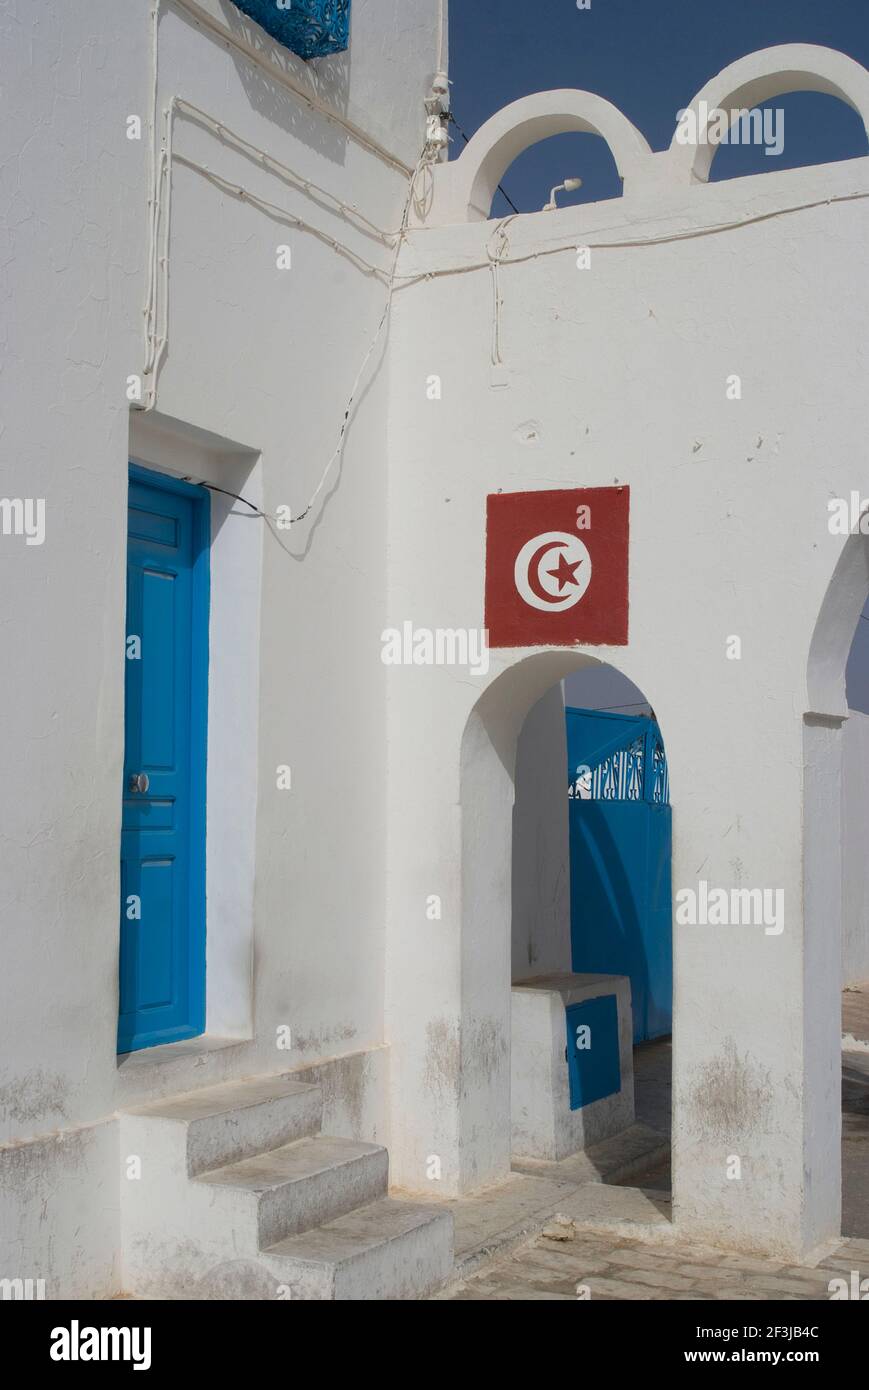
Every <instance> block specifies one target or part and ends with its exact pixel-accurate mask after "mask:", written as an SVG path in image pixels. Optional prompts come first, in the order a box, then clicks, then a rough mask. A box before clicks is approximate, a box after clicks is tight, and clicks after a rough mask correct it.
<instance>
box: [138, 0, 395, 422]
mask: <svg viewBox="0 0 869 1390" xmlns="http://www.w3.org/2000/svg"><path fill="white" fill-rule="evenodd" d="M163 3H164V0H154V2H153V4H152V7H151V101H152V107H151V151H150V153H151V163H152V183H151V195H150V198H149V200H148V224H149V249H148V275H147V290H146V299H145V308H144V318H145V366H144V377H145V393H144V401H143V403H142V404H143V408H144V409H145V410H152V409H153V408H154V405H155V401H156V389H157V377H158V375H159V371H160V366H161V364H162V361H163V358H164V356H165V352H166V348H167V345H168V308H169V305H168V261H169V229H170V223H171V194H172V177H171V168H172V158H173V152H172V143H173V129H174V116H175V112H176V110H178V111H181V112H182V113H186V114H187V115H189V116H190V117H191V118H192V119H195V120H197V121H199V122H200V123H201V124H203V125H205V126H206V128H208V129H210V130H211V131H212V132H213V133H214V134H215V135H216V136H217V138H218V139H220V140H223V141H226V142H227V143H230V144H235V145H236V147H237V148H238V149H240V150H242V151H243V152H244V153H245V154H248V155H250V156H252V157H254V158H255V159H256V160H257V162H258V163H259V164H260V165H261V166H262V167H263V168H266V169H268V170H269V171H270V172H273V173H275V174H277V175H278V176H279V177H280V178H282V179H284V180H285V181H286V182H288V183H290V184H291V186H293V187H295V188H297V189H300V190H301V191H303V192H305V193H306V194H308V196H312V197H314V199H315V200H317V199H319V200H324V201H325V202H326V203H327V204H328V205H330V210H332V211H335V212H336V213H337V214H338V215H340V216H343V217H345V218H346V219H348V220H350V221H352V222H355V223H356V224H357V226H358V228H359V229H360V230H362V231H363V232H365V233H366V234H371V235H374V236H376V237H377V238H378V239H380V240H381V241H382V242H383V243H384V244H385V245H387V246H392V245H394V244H395V240H396V238H397V237H398V236H399V235H400V233H398V232H395V233H392V232H386V231H384V230H383V229H382V228H379V227H377V226H376V224H375V223H373V222H372V221H371V220H370V219H369V218H367V217H366V216H365V215H364V213H361V212H359V210H358V209H357V208H355V207H353V206H352V205H350V204H347V203H343V202H342V201H341V200H340V199H339V198H336V197H335V196H334V195H333V194H331V193H329V191H328V190H327V189H324V188H321V187H320V186H319V185H318V184H315V183H313V182H312V181H311V180H308V179H305V178H304V177H303V176H301V175H298V174H296V173H294V171H293V170H292V169H290V168H289V166H288V165H285V164H283V163H282V162H281V161H280V160H278V159H275V158H274V156H272V155H269V154H268V153H267V152H266V151H265V150H261V149H259V148H258V147H257V146H256V145H253V144H252V143H251V142H250V141H248V140H246V139H245V138H244V137H243V136H241V135H238V134H237V133H236V132H234V131H232V130H230V129H229V127H227V126H226V125H224V124H223V122H221V121H219V120H217V119H216V118H215V117H213V116H210V115H209V114H208V112H206V111H203V110H202V109H201V108H200V107H197V106H195V105H194V103H193V102H188V101H186V100H185V99H184V98H183V97H179V96H177V95H175V96H173V97H172V98H171V100H170V102H169V105H168V106H167V107H165V108H164V110H163V120H162V136H161V138H160V142H159V145H158V133H157V132H158V117H159V113H158V101H159V95H158V94H159V78H158V39H159V26H160V16H161V6H162V4H163ZM172 3H174V4H176V5H178V6H179V7H180V8H181V9H182V10H184V11H185V12H187V13H188V14H189V15H190V16H191V18H193V19H194V20H195V21H196V22H197V23H199V24H201V26H202V27H204V28H205V29H207V30H208V31H209V32H211V33H213V34H215V35H216V36H217V37H218V38H220V39H221V40H222V41H223V42H224V43H225V44H227V46H230V47H234V48H237V49H238V50H239V51H240V52H242V53H243V54H244V55H245V57H247V58H249V59H250V61H251V62H253V63H255V64H256V66H258V67H260V68H261V69H263V70H264V71H265V72H267V73H268V74H269V76H270V77H271V78H273V79H274V80H275V81H277V82H280V83H282V85H284V86H286V87H287V88H288V89H289V90H290V91H292V92H293V93H294V95H296V96H297V97H298V98H299V100H300V101H302V102H303V103H304V104H305V105H307V106H308V107H309V108H310V109H311V110H314V111H317V112H319V113H320V114H322V115H323V116H324V117H326V118H328V119H329V120H331V121H333V122H335V123H337V124H338V125H340V126H342V128H344V129H345V130H346V131H347V133H348V134H349V135H350V136H351V137H352V138H353V139H355V140H357V141H358V142H359V143H360V144H362V145H363V146H364V147H365V148H366V149H368V150H370V151H371V152H372V153H374V154H377V155H378V156H379V157H380V158H381V159H385V160H386V162H387V163H389V164H390V165H392V167H394V168H396V169H398V170H400V171H401V172H403V173H405V174H407V175H408V176H409V175H411V173H413V178H414V180H415V178H416V175H417V173H418V168H417V170H414V171H411V170H410V169H409V168H408V167H407V166H406V165H404V164H402V163H401V161H399V160H397V159H395V158H394V157H393V156H392V155H391V154H390V153H389V151H387V150H384V149H383V147H382V146H380V145H378V144H377V142H376V141H372V140H371V139H369V138H368V137H367V136H365V135H364V134H363V133H362V132H360V131H358V130H357V128H356V127H355V126H353V125H352V123H350V122H347V121H345V120H343V118H341V117H339V116H337V115H335V113H333V112H331V111H329V109H328V108H327V107H325V106H324V105H323V104H322V103H320V102H318V101H317V100H316V99H314V98H312V97H310V96H308V95H307V94H306V93H305V92H303V91H302V90H301V89H300V88H298V86H297V85H296V84H295V83H294V82H293V81H292V79H291V78H290V77H289V76H288V74H287V73H286V72H284V71H283V69H281V68H279V67H277V66H276V65H275V64H274V63H272V62H269V61H268V60H267V59H266V58H264V57H263V56H262V54H260V53H258V52H257V51H256V50H255V49H253V48H252V47H251V46H250V45H249V44H247V43H246V41H245V40H244V39H242V38H240V37H239V36H236V35H234V34H232V33H231V32H230V30H228V29H225V28H224V26H223V25H221V24H220V23H219V22H218V21H216V20H214V19H213V18H212V16H210V15H209V14H207V12H206V11H204V10H202V8H201V7H200V6H199V5H197V4H196V3H195V0H172ZM177 162H180V163H184V164H186V165H188V166H189V167H190V168H193V169H196V170H198V172H200V173H202V174H203V175H204V176H205V177H207V178H209V179H211V180H212V182H214V183H216V184H217V185H218V186H222V187H223V188H224V189H225V190H226V191H228V192H231V193H233V194H234V195H235V196H237V197H241V198H246V199H248V200H249V201H250V202H251V203H252V204H253V205H254V206H258V207H260V208H262V209H263V210H264V211H267V212H269V213H271V214H274V215H276V216H279V217H280V218H281V219H282V220H285V221H288V222H291V223H292V224H293V225H295V226H298V227H299V228H300V229H301V230H304V231H307V232H310V233H311V234H312V235H314V236H316V237H317V238H318V239H319V240H321V241H323V242H324V243H325V244H326V245H329V246H332V247H333V249H335V250H336V251H339V252H340V253H341V254H343V255H345V256H347V257H348V259H349V260H351V262H353V263H354V264H355V265H357V267H358V268H359V269H362V270H364V271H365V272H366V273H368V274H375V275H378V276H379V277H381V278H382V277H383V271H382V269H381V268H380V267H378V266H375V265H373V264H372V263H371V262H370V261H367V260H366V259H365V258H364V257H362V256H359V255H358V254H357V253H356V252H354V251H352V250H351V249H350V247H348V246H346V245H345V244H344V243H342V242H339V241H338V240H337V239H336V238H334V237H329V236H328V235H327V234H326V233H324V232H321V231H320V230H319V229H318V228H316V227H314V226H313V225H311V224H310V223H307V222H305V221H304V220H303V219H301V218H295V217H293V216H292V215H291V214H288V213H287V212H286V211H285V210H284V209H281V208H279V207H278V206H277V205H276V204H274V203H269V202H268V201H267V200H266V199H262V198H259V197H257V196H256V195H254V194H251V193H250V192H249V190H247V189H245V188H243V187H242V186H241V185H239V184H234V183H232V182H231V181H230V180H228V179H223V178H222V176H220V175H218V174H216V173H215V172H214V171H213V170H211V169H209V168H208V167H207V166H206V165H202V164H197V163H196V162H195V161H194V160H191V159H188V158H182V157H181V156H180V155H179V156H177ZM161 222H162V227H163V238H162V250H161V249H160V247H161V238H160V230H161ZM405 222H406V218H405Z"/></svg>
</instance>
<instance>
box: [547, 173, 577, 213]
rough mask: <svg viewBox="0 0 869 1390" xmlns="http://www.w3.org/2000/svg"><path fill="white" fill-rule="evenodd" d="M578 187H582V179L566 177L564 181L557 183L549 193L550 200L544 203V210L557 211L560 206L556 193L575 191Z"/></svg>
mask: <svg viewBox="0 0 869 1390" xmlns="http://www.w3.org/2000/svg"><path fill="white" fill-rule="evenodd" d="M578 188H582V179H565V180H564V183H557V184H556V185H555V187H554V188H553V190H552V192H551V193H550V195H549V202H548V203H544V204H543V208H542V211H543V212H555V210H556V208H557V207H558V204H557V202H556V201H555V195H556V193H575V192H576V190H577V189H578Z"/></svg>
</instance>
